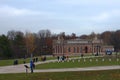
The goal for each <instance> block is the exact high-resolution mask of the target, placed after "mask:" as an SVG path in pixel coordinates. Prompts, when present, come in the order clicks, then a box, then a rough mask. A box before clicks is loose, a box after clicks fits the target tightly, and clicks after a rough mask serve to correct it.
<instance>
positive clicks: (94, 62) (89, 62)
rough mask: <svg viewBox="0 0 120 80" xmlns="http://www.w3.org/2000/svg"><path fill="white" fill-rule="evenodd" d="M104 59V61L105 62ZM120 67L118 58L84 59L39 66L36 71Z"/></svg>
mask: <svg viewBox="0 0 120 80" xmlns="http://www.w3.org/2000/svg"><path fill="white" fill-rule="evenodd" d="M103 59H104V61H103ZM109 65H120V59H119V61H117V58H86V59H84V58H82V59H75V60H70V61H69V62H68V61H65V62H51V63H45V64H39V65H37V66H36V69H55V68H78V67H91V66H109Z"/></svg>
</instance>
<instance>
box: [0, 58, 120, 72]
mask: <svg viewBox="0 0 120 80" xmlns="http://www.w3.org/2000/svg"><path fill="white" fill-rule="evenodd" d="M56 61H57V60H49V61H45V62H37V63H35V65H38V64H43V63H50V62H56ZM26 65H28V66H29V63H27V64H26ZM111 69H120V65H116V66H97V67H85V68H63V69H42V70H34V72H66V71H94V70H111ZM25 70H26V69H25V67H24V64H19V65H11V66H3V67H0V74H5V73H25ZM28 72H30V70H28Z"/></svg>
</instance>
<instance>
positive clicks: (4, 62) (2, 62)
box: [0, 57, 56, 66]
mask: <svg viewBox="0 0 120 80" xmlns="http://www.w3.org/2000/svg"><path fill="white" fill-rule="evenodd" d="M38 59H39V61H41V57H38ZM52 59H56V57H47V60H52ZM14 60H16V59H8V60H0V66H8V65H13V63H14ZM17 60H18V64H23V61H24V59H23V58H22V59H17ZM25 61H26V63H29V62H30V58H27V59H25Z"/></svg>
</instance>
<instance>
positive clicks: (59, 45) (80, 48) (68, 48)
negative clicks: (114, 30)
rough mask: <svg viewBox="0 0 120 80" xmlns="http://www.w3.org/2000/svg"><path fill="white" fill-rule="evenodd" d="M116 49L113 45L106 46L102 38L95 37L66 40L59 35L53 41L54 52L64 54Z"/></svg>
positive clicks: (98, 52) (95, 52) (103, 51)
mask: <svg viewBox="0 0 120 80" xmlns="http://www.w3.org/2000/svg"><path fill="white" fill-rule="evenodd" d="M108 49H109V50H114V48H113V46H108V45H107V46H106V45H104V44H103V41H102V40H99V39H97V37H95V38H94V39H93V40H88V39H70V40H64V39H63V38H60V37H58V40H54V41H53V54H54V55H56V56H58V55H59V56H60V55H61V56H62V55H68V56H69V55H81V54H90V53H91V54H97V55H99V54H101V53H105V51H106V50H108Z"/></svg>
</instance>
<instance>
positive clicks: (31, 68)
mask: <svg viewBox="0 0 120 80" xmlns="http://www.w3.org/2000/svg"><path fill="white" fill-rule="evenodd" d="M30 70H31V73H33V61H30Z"/></svg>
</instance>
